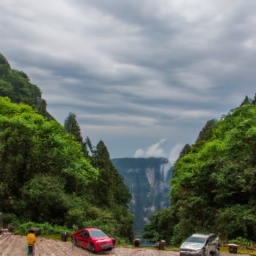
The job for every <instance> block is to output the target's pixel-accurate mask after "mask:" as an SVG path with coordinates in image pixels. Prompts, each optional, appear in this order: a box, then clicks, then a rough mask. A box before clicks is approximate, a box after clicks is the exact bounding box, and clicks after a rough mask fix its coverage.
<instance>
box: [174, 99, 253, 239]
mask: <svg viewBox="0 0 256 256" xmlns="http://www.w3.org/2000/svg"><path fill="white" fill-rule="evenodd" d="M255 116H256V107H255V106H254V105H251V104H250V105H248V104H245V105H243V106H242V107H240V108H237V109H235V110H233V111H231V112H230V113H229V114H228V115H227V116H226V117H225V118H224V119H222V120H220V121H218V122H216V121H214V122H212V124H211V125H209V123H208V125H207V126H206V127H205V129H204V131H207V130H208V131H209V132H207V133H206V132H204V133H203V134H206V135H207V136H203V134H202V133H201V135H200V136H199V138H198V140H197V142H196V143H195V144H194V145H192V147H191V150H190V151H189V153H188V154H186V155H184V156H183V157H181V158H180V159H179V160H178V161H177V162H176V164H175V176H174V179H173V180H172V182H171V183H172V186H173V189H172V191H171V204H172V206H173V209H174V210H175V211H176V213H177V217H178V222H177V224H176V226H175V227H174V238H176V241H177V242H180V241H181V239H182V238H185V237H186V236H188V235H190V234H191V233H193V232H196V231H198V230H209V231H210V232H216V233H218V234H219V235H220V236H221V237H222V238H225V239H231V238H234V237H236V236H238V235H239V234H241V235H243V236H244V237H247V238H249V237H250V238H255V235H256V234H255V222H254V220H250V221H249V220H248V219H247V218H246V216H250V215H253V214H255V210H256V208H255V207H254V205H255V204H254V203H255V198H254V196H253V195H254V193H255V192H256V191H255V178H256V176H255V175H256V169H255V163H256V161H255V160H256V158H255V149H256V143H255V141H256V140H255V138H256V137H255V136H256V132H255V131H256V121H255V120H256V119H255Z"/></svg>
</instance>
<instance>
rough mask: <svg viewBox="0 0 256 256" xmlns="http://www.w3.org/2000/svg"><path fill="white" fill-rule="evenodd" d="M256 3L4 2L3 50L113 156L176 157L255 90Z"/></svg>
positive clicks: (60, 113) (54, 108) (51, 103)
mask: <svg viewBox="0 0 256 256" xmlns="http://www.w3.org/2000/svg"><path fill="white" fill-rule="evenodd" d="M255 10H256V1H255V0H247V1H244V0H225V1H223V0H211V1H210V0H209V1H208V0H122V1H121V0H41V1H38V0H22V1H21V0H3V1H0V53H2V54H3V55H4V56H5V57H6V58H7V60H8V62H9V63H10V65H11V67H12V68H13V69H17V70H22V71H24V72H25V73H26V74H27V75H28V76H29V77H30V80H31V82H32V83H33V84H36V85H37V86H38V87H39V88H40V89H41V90H42V93H43V94H42V97H43V98H44V99H45V100H46V101H47V104H48V107H47V108H48V112H49V113H50V114H51V115H52V116H54V117H55V118H56V119H57V120H58V121H59V122H60V123H61V124H64V120H65V118H66V117H67V116H68V114H69V112H72V113H75V114H76V116H77V121H78V123H79V125H80V127H81V130H82V135H83V137H84V138H86V137H87V136H89V138H90V139H91V141H92V144H93V145H96V144H97V143H98V142H99V140H103V141H104V143H105V144H106V146H107V148H108V150H109V153H110V157H111V158H119V157H133V156H135V157H139V156H140V157H141V156H142V157H143V156H145V157H149V156H156V157H158V156H163V157H166V158H168V159H169V160H170V161H171V162H173V161H175V159H176V158H177V155H178V154H179V152H180V150H181V149H182V147H183V146H184V145H185V144H186V143H189V144H193V143H194V142H195V140H196V138H197V136H198V134H199V132H200V131H201V129H202V128H203V127H204V125H205V123H206V122H207V121H208V120H210V119H213V118H216V119H219V118H220V117H221V115H223V114H227V113H228V112H229V111H230V110H231V109H232V108H235V107H237V106H239V105H240V104H241V102H242V101H243V99H244V97H245V96H246V95H248V96H249V97H250V98H253V96H254V93H255V92H256V86H255V85H256V82H255V81H256V70H255V67H256V29H255V27H256V12H255Z"/></svg>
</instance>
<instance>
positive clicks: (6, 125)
mask: <svg viewBox="0 0 256 256" xmlns="http://www.w3.org/2000/svg"><path fill="white" fill-rule="evenodd" d="M0 113H1V114H0V173H1V175H0V201H1V205H0V210H1V211H3V209H4V211H8V212H12V213H15V214H17V215H22V214H23V212H24V209H23V205H24V203H17V202H20V200H21V193H20V192H21V191H22V189H23V186H24V184H28V185H27V186H32V185H33V184H34V183H31V182H32V181H31V179H32V180H33V178H34V177H35V176H36V175H37V174H45V175H58V176H61V177H64V178H65V184H68V181H69V179H70V178H75V179H77V180H78V181H79V182H80V183H82V184H85V185H86V184H87V183H89V182H90V181H92V180H94V179H95V178H96V177H97V170H96V169H95V168H93V167H92V166H91V164H90V162H89V160H88V159H86V158H85V157H84V154H83V152H82V151H81V146H80V144H79V143H77V142H75V141H74V139H73V137H72V136H71V135H69V134H67V133H65V131H64V128H63V127H62V126H61V125H60V124H59V123H57V122H56V121H54V120H52V121H47V120H46V119H45V118H44V117H43V116H42V115H40V114H38V113H37V112H36V110H33V109H32V108H31V107H29V106H27V105H24V104H20V105H17V104H13V103H11V102H10V100H9V99H8V98H2V97H0ZM29 184H30V185H29ZM27 191H28V190H27ZM32 192H33V191H32ZM30 198H32V199H33V196H32V197H30ZM34 203H37V202H36V201H34ZM56 207H57V206H56ZM27 211H30V210H29V209H27ZM31 211H32V210H31Z"/></svg>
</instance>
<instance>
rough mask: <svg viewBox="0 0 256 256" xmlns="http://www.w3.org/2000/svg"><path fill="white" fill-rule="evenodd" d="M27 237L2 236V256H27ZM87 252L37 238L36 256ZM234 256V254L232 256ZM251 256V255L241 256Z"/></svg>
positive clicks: (118, 254)
mask: <svg viewBox="0 0 256 256" xmlns="http://www.w3.org/2000/svg"><path fill="white" fill-rule="evenodd" d="M25 255H26V237H25V236H18V235H12V234H5V235H1V236H0V256H25ZM92 255H95V254H92V253H90V252H88V251H87V250H84V249H82V248H78V247H74V246H73V245H72V243H71V242H66V243H65V242H61V241H54V240H51V239H46V238H41V237H38V238H37V242H36V247H35V256H92ZM96 255H105V256H179V252H173V251H166V250H164V251H159V250H154V249H145V248H124V247H116V248H115V249H113V250H112V251H110V252H104V253H98V254H96ZM220 256H231V254H230V253H221V254H220ZM232 256H234V254H232ZM239 256H249V254H239Z"/></svg>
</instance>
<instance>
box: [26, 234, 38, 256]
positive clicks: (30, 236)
mask: <svg viewBox="0 0 256 256" xmlns="http://www.w3.org/2000/svg"><path fill="white" fill-rule="evenodd" d="M35 242H36V236H35V234H34V230H33V229H29V230H28V234H27V243H28V255H33V249H34V244H35Z"/></svg>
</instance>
